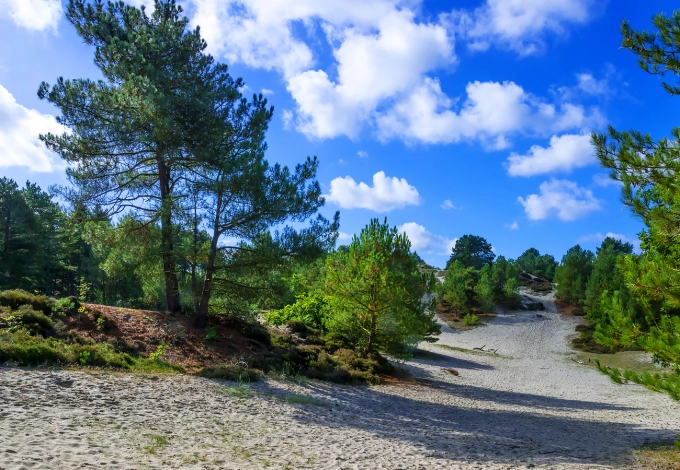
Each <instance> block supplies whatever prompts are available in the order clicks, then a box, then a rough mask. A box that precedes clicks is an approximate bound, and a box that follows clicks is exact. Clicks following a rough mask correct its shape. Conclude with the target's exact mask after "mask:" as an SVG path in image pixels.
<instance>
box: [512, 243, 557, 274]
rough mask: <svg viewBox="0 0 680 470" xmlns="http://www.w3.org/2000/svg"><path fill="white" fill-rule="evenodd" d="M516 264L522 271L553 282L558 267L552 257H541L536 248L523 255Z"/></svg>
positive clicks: (547, 255)
mask: <svg viewBox="0 0 680 470" xmlns="http://www.w3.org/2000/svg"><path fill="white" fill-rule="evenodd" d="M516 264H517V267H518V268H519V269H520V270H521V271H524V272H527V273H530V274H533V275H534V276H539V277H546V278H548V279H551V280H552V279H553V278H554V277H555V269H556V268H557V266H558V263H557V261H555V258H554V257H553V256H552V255H549V254H545V255H541V253H540V252H539V251H538V250H537V249H536V248H529V249H528V250H526V251H525V252H524V253H522V254H521V255H520V256H519V258H517V261H516Z"/></svg>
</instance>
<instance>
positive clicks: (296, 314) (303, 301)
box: [264, 293, 329, 331]
mask: <svg viewBox="0 0 680 470" xmlns="http://www.w3.org/2000/svg"><path fill="white" fill-rule="evenodd" d="M328 316H329V312H328V302H327V300H326V298H325V297H324V296H322V295H320V294H318V293H309V294H300V295H298V296H297V298H296V301H295V303H294V304H291V305H286V306H285V307H284V308H282V309H280V310H275V311H273V312H269V313H266V314H265V315H264V319H265V320H266V321H267V322H268V323H270V324H272V325H285V324H286V323H288V322H291V321H297V322H302V323H304V324H305V325H307V326H309V327H311V328H314V329H317V330H320V331H325V330H326V323H327V322H328Z"/></svg>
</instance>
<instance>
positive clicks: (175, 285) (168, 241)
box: [158, 156, 182, 312]
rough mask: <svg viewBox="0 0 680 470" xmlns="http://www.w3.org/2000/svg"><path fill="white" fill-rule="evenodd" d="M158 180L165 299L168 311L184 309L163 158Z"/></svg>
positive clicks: (167, 179)
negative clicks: (178, 279)
mask: <svg viewBox="0 0 680 470" xmlns="http://www.w3.org/2000/svg"><path fill="white" fill-rule="evenodd" d="M158 177H159V178H158V179H159V183H160V187H161V250H162V254H163V275H164V276H165V298H166V302H167V305H168V310H169V311H171V312H179V311H180V310H181V309H182V306H181V304H180V299H179V282H178V281H177V270H176V266H175V259H174V253H173V251H174V247H173V243H172V208H171V207H170V206H171V204H172V200H171V198H170V170H169V169H168V167H167V166H166V165H165V161H164V160H163V158H162V157H161V156H159V157H158Z"/></svg>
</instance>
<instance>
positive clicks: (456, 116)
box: [377, 79, 604, 149]
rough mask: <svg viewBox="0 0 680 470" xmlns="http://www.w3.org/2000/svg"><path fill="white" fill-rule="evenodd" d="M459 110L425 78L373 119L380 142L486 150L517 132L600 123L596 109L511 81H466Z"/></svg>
mask: <svg viewBox="0 0 680 470" xmlns="http://www.w3.org/2000/svg"><path fill="white" fill-rule="evenodd" d="M466 92H467V99H466V100H465V101H464V103H463V104H462V106H461V107H460V110H458V111H456V110H455V109H453V105H454V102H453V101H452V100H451V99H450V98H448V96H446V94H444V93H443V92H442V90H441V86H440V84H439V82H438V81H437V80H434V79H426V80H425V82H424V83H423V84H422V85H421V86H418V87H416V88H415V89H414V90H413V92H412V93H411V94H410V95H409V96H407V97H405V98H404V99H403V100H402V101H400V102H398V103H397V104H396V105H395V106H394V107H393V108H392V109H390V110H389V111H387V112H386V113H384V114H382V115H380V116H379V117H378V119H377V122H378V127H379V134H380V136H381V137H382V138H383V139H384V140H388V139H391V138H402V139H404V140H413V141H420V142H425V143H432V144H434V143H444V144H446V143H457V142H460V141H462V140H473V139H478V140H480V141H482V143H485V144H486V146H487V147H490V148H492V149H502V148H506V147H508V146H509V145H510V144H509V142H508V136H510V135H512V134H517V133H523V134H532V135H535V134H538V135H545V134H548V135H550V133H554V132H563V131H565V130H569V129H578V130H581V129H585V128H592V127H597V126H599V125H601V124H602V123H603V122H604V119H603V118H602V115H601V114H600V112H599V111H598V110H597V108H594V109H591V110H587V109H585V108H584V107H582V106H577V105H574V104H571V103H563V104H561V105H559V106H558V105H554V104H551V103H548V102H546V101H544V100H542V99H540V98H538V97H536V96H533V95H532V94H530V93H527V92H525V91H524V89H523V88H522V87H521V86H519V85H517V84H516V83H514V82H503V83H499V82H478V81H476V82H472V83H469V84H468V85H467V87H466Z"/></svg>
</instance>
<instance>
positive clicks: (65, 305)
mask: <svg viewBox="0 0 680 470" xmlns="http://www.w3.org/2000/svg"><path fill="white" fill-rule="evenodd" d="M75 307H76V304H75V303H74V302H73V301H72V300H71V299H69V298H68V297H63V298H61V299H59V300H57V301H56V302H54V306H52V313H54V314H55V315H56V316H58V317H64V316H66V314H67V313H68V312H70V311H72V310H73V309H74V308H75ZM81 308H84V307H81ZM78 311H80V309H79V310H78Z"/></svg>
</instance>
